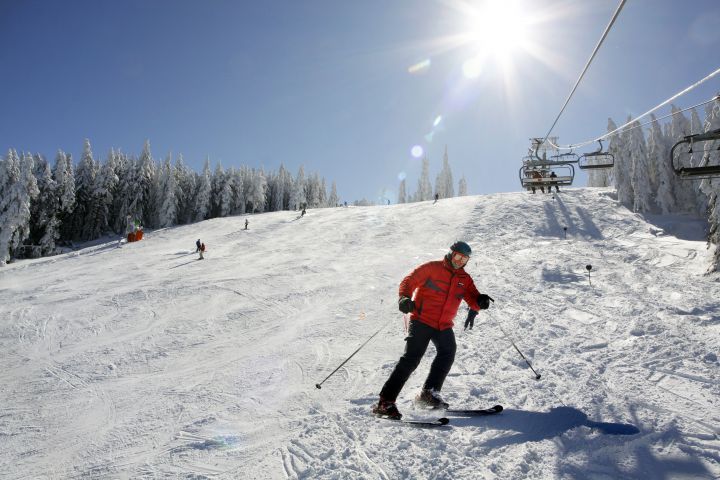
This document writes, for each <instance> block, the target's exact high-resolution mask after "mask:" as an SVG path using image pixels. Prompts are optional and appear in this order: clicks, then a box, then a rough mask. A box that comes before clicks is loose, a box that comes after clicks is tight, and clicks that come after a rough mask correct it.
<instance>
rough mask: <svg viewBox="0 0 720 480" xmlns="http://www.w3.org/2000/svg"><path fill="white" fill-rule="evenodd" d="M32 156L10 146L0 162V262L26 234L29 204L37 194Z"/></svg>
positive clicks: (19, 246)
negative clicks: (20, 153) (18, 152)
mask: <svg viewBox="0 0 720 480" xmlns="http://www.w3.org/2000/svg"><path fill="white" fill-rule="evenodd" d="M33 163H34V162H33V158H32V155H30V154H24V155H23V156H22V158H20V157H19V156H18V154H17V152H16V151H15V150H12V149H10V151H9V152H8V154H7V157H6V158H5V160H3V161H0V265H5V264H6V263H7V261H8V260H10V258H12V257H14V256H15V254H16V252H19V250H20V249H21V247H22V245H23V242H24V241H25V239H26V238H28V237H29V236H30V203H31V202H32V200H33V199H34V198H35V197H37V195H38V194H39V193H40V192H39V190H38V187H37V181H36V180H35V176H34V175H33Z"/></svg>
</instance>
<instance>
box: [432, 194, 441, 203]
mask: <svg viewBox="0 0 720 480" xmlns="http://www.w3.org/2000/svg"><path fill="white" fill-rule="evenodd" d="M439 198H440V194H439V193H436V194H435V201H434V202H433V205H435V204H436V203H437V201H438V199H439Z"/></svg>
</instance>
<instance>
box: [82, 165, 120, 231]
mask: <svg viewBox="0 0 720 480" xmlns="http://www.w3.org/2000/svg"><path fill="white" fill-rule="evenodd" d="M117 183H118V176H117V175H116V174H115V169H114V162H113V157H112V154H110V155H108V159H107V161H106V162H105V164H104V165H102V166H100V167H99V170H98V174H97V175H96V176H95V185H94V187H93V193H92V198H93V200H92V206H91V208H90V212H89V220H88V222H89V224H90V225H89V229H90V230H89V238H91V239H95V238H99V237H101V236H103V235H105V234H106V233H108V231H109V230H110V228H111V227H110V226H111V225H112V224H113V223H114V222H113V219H112V218H111V212H112V207H113V192H114V191H115V190H116V188H117Z"/></svg>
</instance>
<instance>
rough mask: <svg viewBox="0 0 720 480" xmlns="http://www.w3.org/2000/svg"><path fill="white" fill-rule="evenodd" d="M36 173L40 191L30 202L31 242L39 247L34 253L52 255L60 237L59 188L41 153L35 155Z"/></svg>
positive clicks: (36, 254)
mask: <svg viewBox="0 0 720 480" xmlns="http://www.w3.org/2000/svg"><path fill="white" fill-rule="evenodd" d="M34 175H35V180H36V181H37V186H38V192H39V193H38V196H37V197H36V198H35V199H34V200H33V201H32V202H30V242H31V243H32V244H33V245H36V246H38V248H37V251H34V252H32V255H33V256H43V255H52V254H53V253H55V242H56V241H57V239H58V238H60V232H59V230H58V227H59V222H58V219H57V214H58V198H57V188H56V184H55V179H53V174H52V169H51V168H50V164H49V163H48V162H47V160H46V159H45V157H43V156H42V155H39V154H38V155H35V167H34ZM27 253H28V252H26V254H27Z"/></svg>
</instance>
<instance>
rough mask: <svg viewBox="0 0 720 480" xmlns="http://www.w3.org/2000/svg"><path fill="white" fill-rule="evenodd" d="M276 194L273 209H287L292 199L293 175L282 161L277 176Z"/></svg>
mask: <svg viewBox="0 0 720 480" xmlns="http://www.w3.org/2000/svg"><path fill="white" fill-rule="evenodd" d="M275 183H276V187H275V195H274V196H273V210H274V211H276V212H277V211H280V210H287V209H288V202H289V201H290V193H291V190H292V175H290V172H288V171H287V170H286V169H285V166H284V165H283V164H282V163H281V164H280V168H279V169H278V174H277V178H276V181H275Z"/></svg>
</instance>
